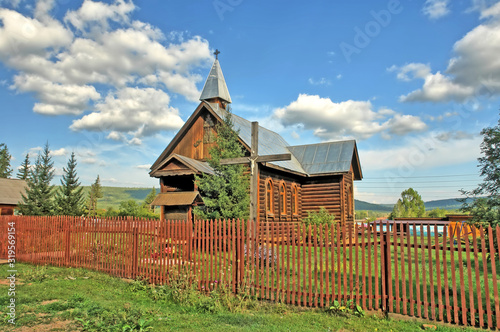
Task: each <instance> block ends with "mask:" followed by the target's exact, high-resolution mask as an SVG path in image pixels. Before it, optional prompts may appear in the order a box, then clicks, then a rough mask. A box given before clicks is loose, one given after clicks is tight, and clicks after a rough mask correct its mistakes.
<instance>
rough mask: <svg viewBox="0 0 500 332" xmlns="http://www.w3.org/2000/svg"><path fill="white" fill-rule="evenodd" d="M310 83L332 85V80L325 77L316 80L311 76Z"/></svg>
mask: <svg viewBox="0 0 500 332" xmlns="http://www.w3.org/2000/svg"><path fill="white" fill-rule="evenodd" d="M309 84H311V85H331V84H332V82H330V80H328V79H326V78H324V77H322V78H320V79H319V80H315V79H313V78H310V79H309Z"/></svg>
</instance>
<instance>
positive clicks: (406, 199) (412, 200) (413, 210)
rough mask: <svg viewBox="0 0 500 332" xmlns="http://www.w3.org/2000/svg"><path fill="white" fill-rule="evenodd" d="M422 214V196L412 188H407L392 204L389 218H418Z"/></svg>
mask: <svg viewBox="0 0 500 332" xmlns="http://www.w3.org/2000/svg"><path fill="white" fill-rule="evenodd" d="M423 216H425V204H424V201H423V200H422V197H421V196H420V195H419V194H418V192H417V191H416V190H414V189H413V188H408V189H406V190H404V191H403V192H402V193H401V198H400V199H398V201H397V203H396V205H394V208H393V209H392V212H391V215H390V216H389V218H390V219H394V218H420V217H423Z"/></svg>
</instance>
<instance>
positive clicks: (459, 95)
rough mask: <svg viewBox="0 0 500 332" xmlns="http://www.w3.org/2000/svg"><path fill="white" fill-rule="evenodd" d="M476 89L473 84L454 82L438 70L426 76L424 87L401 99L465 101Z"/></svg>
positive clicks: (404, 100)
mask: <svg viewBox="0 0 500 332" xmlns="http://www.w3.org/2000/svg"><path fill="white" fill-rule="evenodd" d="M474 90H475V89H474V87H472V86H464V85H461V84H457V83H454V82H453V81H452V80H451V79H450V78H449V77H448V76H445V75H443V74H441V73H440V72H437V73H436V74H429V75H428V76H426V77H425V82H424V85H423V86H422V89H417V90H415V91H412V92H411V93H409V94H407V95H406V96H401V97H400V100H401V101H403V102H414V101H416V102H420V101H432V102H444V101H450V100H454V101H457V102H463V101H465V100H466V99H467V98H469V97H471V96H473V95H474Z"/></svg>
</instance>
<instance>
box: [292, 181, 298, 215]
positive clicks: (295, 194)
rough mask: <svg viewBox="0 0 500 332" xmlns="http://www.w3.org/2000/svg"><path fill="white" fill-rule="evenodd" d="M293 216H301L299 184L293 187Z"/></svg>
mask: <svg viewBox="0 0 500 332" xmlns="http://www.w3.org/2000/svg"><path fill="white" fill-rule="evenodd" d="M291 203H292V204H291V205H292V215H294V216H298V215H299V187H298V186H297V184H295V183H294V184H293V185H292V202H291Z"/></svg>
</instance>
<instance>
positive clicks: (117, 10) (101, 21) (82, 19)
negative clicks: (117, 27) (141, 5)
mask: <svg viewBox="0 0 500 332" xmlns="http://www.w3.org/2000/svg"><path fill="white" fill-rule="evenodd" d="M134 9H135V5H134V4H133V3H132V1H125V0H117V1H115V3H114V4H106V3H102V2H95V1H92V0H85V1H84V2H83V4H82V6H81V7H80V8H79V9H78V10H75V11H70V12H68V13H67V14H66V16H65V18H64V21H65V22H66V23H70V24H71V25H73V26H74V27H75V28H76V29H78V30H80V31H85V29H86V28H89V27H90V28H93V29H96V28H97V27H98V28H100V29H105V30H107V29H108V27H109V25H108V21H109V20H111V21H114V22H122V23H126V22H128V20H129V16H128V15H129V14H130V13H131V12H132V11H133V10H134Z"/></svg>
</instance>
